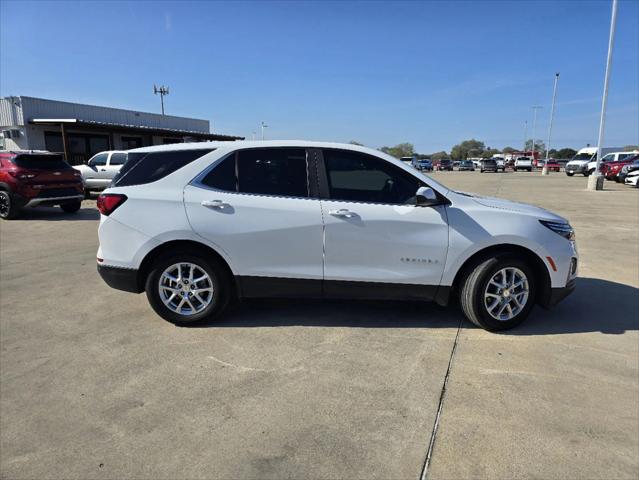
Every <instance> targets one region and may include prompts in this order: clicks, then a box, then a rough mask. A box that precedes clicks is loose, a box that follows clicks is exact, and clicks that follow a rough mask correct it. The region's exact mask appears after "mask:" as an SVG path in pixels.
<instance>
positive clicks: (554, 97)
mask: <svg viewBox="0 0 639 480" xmlns="http://www.w3.org/2000/svg"><path fill="white" fill-rule="evenodd" d="M558 82H559V72H557V73H555V86H554V87H553V89H552V106H551V107H550V123H549V125H548V143H547V144H546V161H545V162H544V168H542V169H541V174H542V175H548V157H549V155H550V139H551V137H552V122H553V119H554V118H555V101H556V100H557V83H558Z"/></svg>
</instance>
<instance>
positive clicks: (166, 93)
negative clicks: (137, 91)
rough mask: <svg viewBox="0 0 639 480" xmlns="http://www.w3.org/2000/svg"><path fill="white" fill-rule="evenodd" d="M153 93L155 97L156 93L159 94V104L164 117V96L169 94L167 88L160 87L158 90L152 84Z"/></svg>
mask: <svg viewBox="0 0 639 480" xmlns="http://www.w3.org/2000/svg"><path fill="white" fill-rule="evenodd" d="M153 93H154V94H155V95H157V94H158V93H159V94H160V102H161V103H162V115H164V95H168V94H169V87H165V86H164V85H162V86H161V87H159V88H158V87H156V86H155V84H154V85H153Z"/></svg>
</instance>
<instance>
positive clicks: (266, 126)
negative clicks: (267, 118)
mask: <svg viewBox="0 0 639 480" xmlns="http://www.w3.org/2000/svg"><path fill="white" fill-rule="evenodd" d="M261 126H262V140H264V129H265V128H268V125H267V124H266V123H264V122H262V125H261Z"/></svg>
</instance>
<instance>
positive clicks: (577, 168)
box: [565, 165, 585, 173]
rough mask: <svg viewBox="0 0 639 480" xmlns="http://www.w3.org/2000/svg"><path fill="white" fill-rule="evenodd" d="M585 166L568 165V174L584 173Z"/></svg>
mask: <svg viewBox="0 0 639 480" xmlns="http://www.w3.org/2000/svg"><path fill="white" fill-rule="evenodd" d="M584 170H585V166H584V165H566V168H565V171H566V173H584Z"/></svg>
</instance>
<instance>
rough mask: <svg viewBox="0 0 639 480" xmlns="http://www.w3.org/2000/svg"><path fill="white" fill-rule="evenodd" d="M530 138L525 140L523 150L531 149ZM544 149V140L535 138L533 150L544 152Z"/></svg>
mask: <svg viewBox="0 0 639 480" xmlns="http://www.w3.org/2000/svg"><path fill="white" fill-rule="evenodd" d="M532 144H533V143H532V138H531V139H529V140H526V147H525V150H526V151H529V150H531V149H532ZM545 151H546V144H545V143H544V142H542V141H541V140H535V152H545Z"/></svg>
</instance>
